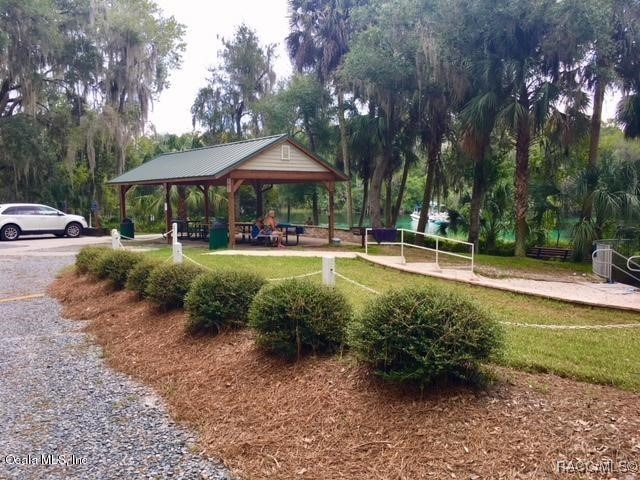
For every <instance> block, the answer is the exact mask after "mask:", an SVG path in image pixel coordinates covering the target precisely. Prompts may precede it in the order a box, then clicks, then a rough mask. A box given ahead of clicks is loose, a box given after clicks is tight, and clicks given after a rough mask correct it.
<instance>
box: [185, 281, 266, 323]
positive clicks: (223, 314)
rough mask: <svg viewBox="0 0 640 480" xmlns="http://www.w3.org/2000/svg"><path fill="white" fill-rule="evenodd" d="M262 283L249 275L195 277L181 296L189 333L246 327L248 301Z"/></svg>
mask: <svg viewBox="0 0 640 480" xmlns="http://www.w3.org/2000/svg"><path fill="white" fill-rule="evenodd" d="M264 284H265V280H264V278H262V277H260V276H258V275H255V274H253V273H249V272H236V271H220V272H212V273H206V274H204V275H201V276H199V277H198V278H196V279H195V280H194V282H193V284H192V285H191V289H190V290H189V292H188V293H187V295H186V297H185V309H186V310H187V311H188V312H189V324H188V329H189V330H190V331H199V330H200V331H208V332H214V333H217V332H219V331H220V330H221V329H222V328H223V327H225V326H231V327H241V326H243V325H246V323H247V316H248V313H249V306H250V305H251V301H252V300H253V298H254V297H255V296H256V294H257V293H258V292H259V291H260V289H261V288H262V286H263V285H264Z"/></svg>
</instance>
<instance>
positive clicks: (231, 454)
mask: <svg viewBox="0 0 640 480" xmlns="http://www.w3.org/2000/svg"><path fill="white" fill-rule="evenodd" d="M50 293H51V294H52V295H54V296H55V297H56V298H58V299H59V300H60V301H61V302H62V304H63V305H64V309H65V310H64V313H65V315H66V316H67V317H70V318H74V319H85V320H90V323H89V327H88V330H89V332H91V333H92V334H94V335H95V336H96V338H97V341H98V343H99V344H101V345H102V346H103V348H104V351H105V356H106V359H107V361H108V363H109V364H110V365H111V366H113V367H114V368H116V369H118V370H121V371H124V372H126V373H128V374H130V375H132V376H133V377H135V378H138V379H140V380H142V381H144V382H146V383H148V384H150V385H151V386H152V387H154V388H155V389H156V391H158V392H159V393H160V394H161V395H162V397H163V398H164V399H165V400H166V402H167V405H168V407H169V409H170V412H171V414H172V415H173V416H174V418H176V419H177V420H178V421H182V422H185V423H187V424H188V425H189V426H191V427H193V428H195V429H196V430H198V431H199V433H200V445H201V447H202V449H203V452H204V453H206V454H208V455H210V456H212V457H216V458H220V459H222V460H223V461H224V462H225V464H226V465H227V466H229V467H230V468H231V469H232V471H233V472H234V473H235V474H236V475H237V477H239V478H245V479H262V478H277V479H293V478H295V479H303V478H307V479H310V478H314V479H338V478H348V479H420V478H437V479H442V478H459V479H476V478H505V479H514V478H536V479H537V478H553V477H557V478H577V477H576V475H575V474H573V475H572V474H568V473H558V472H557V471H556V465H557V462H558V461H562V460H567V459H569V460H571V459H574V460H575V459H581V460H590V461H595V462H602V461H604V460H606V459H608V458H613V459H614V461H622V460H630V461H639V460H640V401H638V400H639V398H638V395H635V394H633V393H630V392H624V391H620V390H616V389H614V388H608V387H602V386H596V385H589V384H586V383H579V382H575V381H571V380H567V379H562V378H558V377H555V376H552V375H532V374H527V373H523V372H518V371H515V370H510V369H502V368H500V369H496V375H497V377H498V378H499V381H497V382H496V384H495V385H494V386H492V387H490V388H489V390H487V391H471V390H465V389H453V390H451V389H449V390H447V391H438V392H431V393H429V394H426V395H424V396H423V397H422V398H421V397H420V395H419V394H418V393H416V392H407V391H402V390H401V389H398V388H392V387H388V386H386V385H384V384H382V383H381V382H379V381H377V380H375V379H372V378H371V376H370V375H368V373H367V372H366V371H365V370H364V369H363V368H361V367H358V366H356V365H354V363H353V362H352V361H351V360H350V359H349V357H348V356H347V357H343V358H311V359H308V360H304V361H301V362H299V363H297V364H286V363H282V362H281V361H278V360H275V359H272V358H269V357H266V356H264V355H263V354H261V353H260V352H259V351H257V350H256V349H255V348H254V346H253V342H252V337H251V334H250V333H249V332H246V331H242V332H232V333H227V334H223V335H219V336H218V337H197V338H193V337H190V336H187V335H186V334H185V333H184V323H185V315H184V313H182V312H171V313H161V312H158V311H157V310H156V309H155V308H154V307H152V306H151V305H150V304H148V303H147V302H140V301H136V299H135V297H134V296H133V294H132V293H130V292H113V291H112V290H111V289H110V288H109V287H108V286H107V285H105V284H104V283H96V282H93V281H91V280H89V279H87V278H81V277H76V276H75V275H73V274H67V275H65V276H63V277H62V278H60V279H59V280H57V282H56V283H55V284H54V285H53V286H52V287H51V289H50ZM590 477H594V478H595V477H598V478H600V477H603V478H604V477H610V478H614V477H615V478H620V479H622V478H625V479H626V478H636V477H635V476H629V475H627V476H625V475H619V476H616V475H598V474H590ZM590 477H589V478H590ZM580 478H582V477H580Z"/></svg>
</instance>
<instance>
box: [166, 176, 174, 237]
mask: <svg viewBox="0 0 640 480" xmlns="http://www.w3.org/2000/svg"><path fill="white" fill-rule="evenodd" d="M171 187H172V185H171V184H170V183H165V184H164V191H165V193H164V211H165V215H166V219H167V231H168V232H169V231H171V217H173V211H172V210H171ZM172 241H173V239H172V238H171V233H169V234H167V243H168V244H169V245H171V242H172Z"/></svg>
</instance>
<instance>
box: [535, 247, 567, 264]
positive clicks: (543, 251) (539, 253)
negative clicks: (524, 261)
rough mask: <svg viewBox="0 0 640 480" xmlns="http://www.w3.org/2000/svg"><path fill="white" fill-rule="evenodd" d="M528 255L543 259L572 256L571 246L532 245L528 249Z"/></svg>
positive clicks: (564, 258)
mask: <svg viewBox="0 0 640 480" xmlns="http://www.w3.org/2000/svg"><path fill="white" fill-rule="evenodd" d="M527 257H531V258H538V259H541V260H552V259H553V260H563V261H564V260H567V259H568V258H571V249H570V248H556V247H531V248H530V249H528V250H527Z"/></svg>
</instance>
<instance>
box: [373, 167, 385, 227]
mask: <svg viewBox="0 0 640 480" xmlns="http://www.w3.org/2000/svg"><path fill="white" fill-rule="evenodd" d="M385 170H386V165H385V162H384V157H383V156H381V155H380V156H378V158H377V159H376V166H375V168H374V169H373V175H372V176H371V186H370V189H369V214H370V215H371V226H372V227H373V228H380V227H382V219H381V218H380V207H381V205H380V200H381V198H382V181H383V180H384V171H385Z"/></svg>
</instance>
